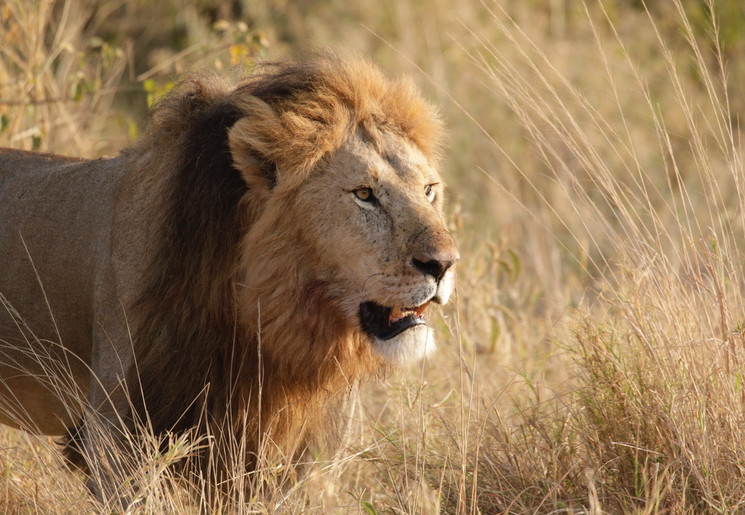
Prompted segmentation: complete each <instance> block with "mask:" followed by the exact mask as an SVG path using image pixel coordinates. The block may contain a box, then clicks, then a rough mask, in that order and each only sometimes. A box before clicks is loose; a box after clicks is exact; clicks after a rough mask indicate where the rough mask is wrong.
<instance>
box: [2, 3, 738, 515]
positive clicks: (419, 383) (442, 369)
mask: <svg viewBox="0 0 745 515" xmlns="http://www.w3.org/2000/svg"><path fill="white" fill-rule="evenodd" d="M712 3H714V2H712ZM184 4H187V2H181V1H177V0H164V1H161V2H158V3H157V5H156V6H155V7H154V6H152V5H150V3H149V2H139V1H135V2H124V1H123V0H105V1H101V2H93V1H92V0H88V1H79V2H78V1H73V0H69V1H65V0H58V1H56V2H49V1H44V0H35V1H32V2H28V1H23V0H4V2H2V3H0V144H1V145H4V146H13V147H17V148H27V149H31V148H34V149H41V150H51V151H56V152H60V153H69V154H79V155H85V156H98V155H101V154H105V153H113V152H116V150H117V149H119V148H121V147H122V146H124V145H126V144H127V143H128V141H129V140H131V139H132V138H134V137H136V135H137V132H138V126H139V122H140V120H141V119H142V115H143V113H144V111H145V109H146V107H147V104H148V103H149V102H151V101H152V100H153V98H154V97H157V95H158V94H160V93H161V92H162V91H163V90H165V89H167V88H168V87H169V83H170V82H171V81H173V80H174V79H175V78H176V77H177V76H178V74H179V73H182V72H184V71H186V70H202V71H204V70H208V71H209V70H215V71H217V72H219V73H222V74H228V75H231V76H239V75H240V70H241V67H243V69H245V68H246V67H250V65H251V63H252V62H253V60H254V59H256V58H260V57H269V58H275V57H280V56H282V55H285V54H287V53H295V52H298V51H302V50H306V49H308V48H309V47H311V46H314V45H315V46H330V47H341V48H345V49H352V50H356V51H360V52H363V53H365V54H366V55H369V56H371V57H373V58H374V59H375V60H376V61H377V62H379V63H380V65H381V66H382V67H383V68H384V69H386V70H387V71H388V72H390V73H400V72H407V73H410V74H411V75H413V76H414V77H415V78H416V79H417V80H418V82H419V83H420V84H421V85H422V88H423V89H424V90H425V91H426V93H427V95H428V96H429V97H430V98H432V99H433V100H434V101H436V102H438V103H439V104H440V105H441V106H442V110H443V112H444V114H445V115H446V118H447V120H448V125H449V129H450V132H451V137H450V151H449V156H448V160H447V164H446V169H445V174H446V176H447V178H448V181H449V185H450V190H451V191H450V198H451V202H450V211H451V216H452V223H453V225H454V228H455V229H456V231H457V235H458V238H459V241H460V245H461V253H462V255H463V259H462V263H461V264H460V268H459V287H458V295H457V299H456V301H455V303H454V306H453V307H451V308H448V309H447V310H445V313H444V315H446V318H445V319H444V321H443V322H442V323H441V324H440V325H441V327H440V329H441V333H442V334H441V338H440V342H441V345H440V352H439V353H438V354H437V355H436V356H435V357H434V358H433V359H432V360H430V361H429V362H427V363H424V364H422V365H421V366H419V367H414V368H412V369H410V370H406V371H402V372H401V373H398V374H395V375H393V376H391V377H389V378H387V380H386V381H385V383H384V384H382V385H377V384H370V385H365V387H364V388H363V389H362V390H361V391H360V392H359V393H358V394H356V395H355V396H353V398H352V401H351V402H350V404H349V406H348V409H347V410H346V413H347V415H348V418H349V424H348V431H347V433H346V438H345V444H346V445H345V446H344V449H343V450H342V452H340V453H338V454H336V455H334V456H326V455H318V456H317V460H315V461H314V462H313V463H312V464H311V466H310V467H309V470H308V472H307V474H305V475H303V476H300V477H296V476H294V475H288V474H285V473H284V472H283V471H279V472H278V471H276V470H267V471H262V472H260V473H259V474H257V475H255V476H253V477H249V478H247V479H246V480H245V483H246V484H249V483H250V484H252V485H254V488H246V489H245V491H244V492H243V495H244V497H243V498H242V499H241V504H240V505H239V509H238V511H239V512H246V513H298V512H306V513H333V512H337V513H368V514H373V513H435V512H437V511H438V510H440V511H441V512H447V513H450V512H453V513H502V512H510V513H527V512H541V513H549V512H553V513H562V512H569V513H580V512H600V511H609V512H640V513H655V512H662V511H664V512H670V513H681V512H689V513H702V512H715V513H719V512H736V511H740V510H742V509H743V507H744V505H745V441H743V440H744V439H745V438H744V437H743V436H742V435H743V434H745V433H743V431H742V428H743V424H744V423H745V404H744V403H745V381H744V379H745V377H744V375H743V370H744V364H745V345H744V344H745V312H744V311H743V308H744V306H743V293H745V281H744V279H743V277H744V276H743V265H742V259H741V252H742V250H741V249H742V248H743V245H744V244H745V212H743V201H742V199H743V195H744V194H745V178H744V176H743V161H742V159H743V146H742V141H741V133H740V126H739V124H740V115H741V113H742V112H743V110H745V96H743V92H742V87H741V84H742V80H741V79H742V78H743V77H744V76H745V67H743V64H742V63H743V61H742V59H741V52H742V50H743V49H744V47H745V32H744V31H745V8H744V7H742V5H741V3H740V2H738V1H736V0H732V1H721V2H715V7H716V10H715V11H714V15H713V16H712V13H711V11H710V10H709V9H708V7H707V6H708V4H707V3H706V2H705V1H703V0H701V1H699V0H674V1H671V2H659V3H655V4H654V5H655V8H654V10H652V11H651V12H647V11H646V10H645V9H644V7H642V6H640V5H639V4H640V3H639V2H632V1H630V0H605V1H602V2H594V1H589V0H588V2H587V5H582V4H581V3H580V2H569V1H565V0H552V1H548V0H546V1H545V2H541V1H530V2H528V1H522V0H515V1H512V2H491V1H490V0H486V1H485V2H484V3H479V2H477V1H473V2H464V1H458V0H422V1H416V2H401V1H396V0H383V1H381V2H358V3H354V2H340V1H335V0H312V1H308V2H297V3H294V2H286V1H282V0H267V1H266V2H248V1H247V2H243V3H242V4H241V2H240V1H235V2H232V3H222V2H217V1H214V2H212V1H210V0H203V1H196V0H195V2H194V3H193V5H192V4H189V5H184ZM254 4H261V5H254ZM294 4H297V5H294ZM241 5H242V7H241ZM218 6H219V7H218ZM156 19H157V20H159V23H157V24H154V23H151V21H152V20H156ZM0 266H1V264H0ZM202 443H204V442H185V441H176V442H173V444H172V445H171V451H172V452H170V453H169V454H167V455H159V453H157V452H156V451H155V450H153V452H150V453H149V454H148V455H146V456H143V460H142V461H143V466H142V475H141V477H140V478H138V481H140V483H141V484H143V485H146V488H145V491H147V492H151V498H150V500H149V501H148V502H147V503H145V504H144V505H141V506H139V507H136V508H133V511H134V512H145V513H149V512H153V513H161V512H198V511H199V509H200V505H199V503H200V498H199V495H198V494H197V495H196V496H194V495H192V496H191V497H190V496H188V495H186V493H185V492H186V491H187V490H189V489H196V490H197V491H198V490H199V485H185V484H184V481H183V480H179V479H178V478H173V477H171V475H170V474H169V472H168V469H167V467H166V466H165V465H167V464H168V463H169V460H177V459H180V457H181V456H183V455H184V454H186V453H188V452H189V449H190V447H189V446H190V445H198V444H202ZM53 448H54V445H53V444H52V442H47V441H46V440H39V439H36V438H31V437H28V436H25V435H22V434H19V433H17V432H14V431H11V430H5V429H3V430H2V432H1V433H0V449H2V451H1V452H0V467H1V469H0V470H2V475H1V476H0V506H2V508H3V510H4V511H6V512H11V513H16V512H18V513H29V512H42V513H48V512H72V511H75V512H79V511H83V512H88V511H91V512H96V511H99V510H101V509H102V507H100V506H96V505H94V504H93V501H92V500H90V499H89V498H88V496H87V494H86V491H85V487H84V485H83V479H82V477H81V476H78V475H75V474H73V473H71V472H67V471H66V468H65V466H64V464H63V463H62V461H61V460H60V458H59V457H58V455H57V454H56V453H55V452H54V451H53ZM155 448H156V447H154V449H155ZM148 456H149V457H148ZM256 485H258V486H256ZM201 502H202V503H208V501H206V500H204V499H202V501H201ZM219 502H220V501H209V504H202V505H201V509H207V510H215V511H217V510H219V509H220V508H221V505H220V504H219Z"/></svg>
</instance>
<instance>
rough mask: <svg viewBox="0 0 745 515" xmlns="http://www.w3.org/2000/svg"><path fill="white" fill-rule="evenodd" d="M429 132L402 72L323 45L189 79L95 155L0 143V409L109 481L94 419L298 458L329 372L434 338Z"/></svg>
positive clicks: (441, 286) (424, 108) (433, 164)
mask: <svg viewBox="0 0 745 515" xmlns="http://www.w3.org/2000/svg"><path fill="white" fill-rule="evenodd" d="M440 132H441V123H440V121H439V120H438V118H437V116H436V115H435V113H434V110H433V109H432V108H431V107H430V106H429V105H428V104H427V103H425V102H424V101H423V100H422V99H421V98H420V96H419V95H418V94H417V92H416V91H415V89H414V88H413V86H412V85H411V83H410V82H408V81H396V82H393V81H389V80H387V79H385V78H384V77H383V76H382V75H381V73H380V72H379V71H378V69H377V68H375V67H373V66H372V65H370V64H369V63H367V62H365V61H363V60H360V59H350V58H341V57H338V56H334V55H326V54H324V55H320V56H316V57H315V58H314V59H312V60H310V61H307V62H301V61H288V62H284V63H278V64H273V65H264V66H262V67H260V68H259V71H258V72H257V73H255V74H254V75H253V76H251V77H250V78H248V79H247V80H246V81H245V82H244V83H243V84H241V85H240V86H239V87H237V88H235V89H229V88H226V87H223V86H222V85H221V84H218V83H216V81H215V80H214V79H212V80H207V79H205V78H199V77H197V78H191V79H189V80H186V81H184V82H183V83H181V84H180V85H179V86H177V87H176V88H175V89H174V90H173V91H172V92H171V93H170V94H168V95H167V96H166V97H165V98H164V99H162V100H161V101H160V102H159V103H158V105H157V106H156V107H155V109H154V111H153V113H152V119H151V122H150V127H149V129H148V131H147V134H146V135H145V137H144V138H143V139H142V141H140V142H139V143H138V144H137V145H135V146H134V147H133V148H130V149H127V150H125V151H123V152H122V153H121V154H120V155H119V156H117V157H114V158H111V159H98V160H84V159H74V158H68V157H60V156H56V155H49V154H36V153H30V152H22V151H16V150H2V151H0V302H1V303H2V308H0V381H1V383H0V403H1V404H0V422H3V423H5V424H8V425H11V426H16V427H21V428H23V429H26V430H29V431H35V432H39V433H43V434H49V435H62V434H67V435H68V438H67V453H68V455H69V456H70V457H71V458H77V459H78V461H87V462H88V463H87V468H88V470H89V471H93V470H98V476H99V480H98V482H95V481H94V482H93V484H92V485H91V486H92V488H94V489H95V488H98V489H99V490H98V495H101V496H104V497H106V496H109V495H117V488H119V487H118V484H119V482H120V481H122V477H118V476H117V470H118V467H123V465H122V464H121V463H119V462H118V460H119V461H121V458H120V457H118V456H119V454H120V453H115V452H113V451H111V449H110V448H109V449H108V451H107V450H106V449H103V448H102V447H105V446H106V445H108V444H105V443H101V442H102V441H103V440H98V439H97V437H96V434H95V433H96V432H95V431H93V430H92V427H93V425H94V422H95V423H96V424H97V426H96V427H100V426H101V424H102V421H103V426H104V427H108V428H109V432H111V433H115V432H116V431H115V430H116V429H117V428H119V429H121V428H125V427H127V426H130V427H134V425H135V422H136V421H143V422H146V423H147V424H149V426H151V427H152V430H153V431H154V432H155V433H156V434H163V433H166V432H174V433H177V434H178V433H183V432H184V431H188V430H191V431H195V432H196V434H197V435H198V434H205V432H206V431H209V433H210V435H212V436H213V437H214V438H215V439H216V444H215V446H213V449H218V450H220V452H219V453H218V454H220V455H221V456H222V453H223V451H226V450H228V449H230V448H231V442H233V444H234V442H235V441H236V438H243V439H244V441H245V442H246V444H245V447H246V449H245V451H246V455H247V456H255V455H256V454H257V453H258V452H259V448H260V446H261V445H263V444H265V443H266V442H267V441H269V442H271V445H272V446H273V448H276V449H279V451H281V452H282V453H284V455H286V456H289V457H292V456H293V455H295V456H296V455H297V451H298V450H302V448H303V447H304V446H305V445H306V443H307V442H308V440H309V438H310V437H311V436H312V435H313V430H314V429H315V428H318V427H319V426H320V424H321V423H322V422H323V421H324V420H325V419H326V418H327V416H328V410H326V409H325V408H326V407H327V406H328V404H329V401H330V400H331V399H333V398H334V397H335V396H337V395H338V394H339V392H344V391H345V390H346V389H348V387H349V385H350V384H354V383H355V382H356V381H357V380H358V379H360V378H362V377H364V376H366V375H370V374H373V373H375V372H376V371H378V370H380V369H381V368H383V367H385V366H387V365H390V364H396V363H401V362H409V361H412V360H416V359H418V358H420V357H422V356H425V355H427V354H428V353H429V352H430V351H431V349H432V347H433V341H432V337H431V335H430V330H429V329H428V326H427V324H426V321H425V319H424V317H423V314H424V311H425V309H426V308H427V306H428V305H429V304H430V303H431V302H436V303H440V304H444V303H445V302H447V300H448V298H449V297H450V294H451V291H452V288H453V269H452V265H453V263H454V262H455V261H456V260H457V259H458V257H459V255H458V251H457V249H456V246H455V244H454V242H453V239H452V238H451V236H450V235H449V233H448V230H447V229H446V226H445V222H444V220H443V214H442V208H443V185H442V180H441V178H440V176H439V175H438V172H437V161H438V140H439V135H440ZM120 440H122V442H121V443H120V445H121V446H122V448H125V447H126V446H125V443H124V442H123V441H124V440H126V439H125V438H124V437H120ZM97 442H98V443H97ZM130 451H131V448H130ZM226 452H227V451H226ZM124 454H125V455H126V452H125V453H124ZM207 454H208V453H207V452H205V453H203V454H202V455H200V456H198V457H197V458H196V459H197V460H201V461H202V462H207V461H210V463H212V464H214V463H215V462H216V461H217V462H219V461H220V459H222V458H220V457H216V456H215V453H214V452H213V453H212V455H211V456H210V455H207ZM99 460H103V461H106V460H110V461H111V462H112V463H108V464H107V465H106V466H105V467H102V466H101V465H100V462H99ZM250 460H251V458H248V461H249V462H250ZM96 467H99V468H98V469H96ZM218 468H219V466H218ZM102 471H103V472H102ZM100 477H104V479H100ZM101 488H103V489H104V491H103V492H102V491H101V490H100V489H101Z"/></svg>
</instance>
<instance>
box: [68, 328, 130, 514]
mask: <svg viewBox="0 0 745 515" xmlns="http://www.w3.org/2000/svg"><path fill="white" fill-rule="evenodd" d="M115 322H118V321H115ZM112 325H113V324H108V326H109V327H111V326H112ZM116 325H120V324H116ZM104 327H105V325H104V324H99V327H98V329H97V330H96V331H94V355H93V359H92V368H93V370H94V371H97V373H96V374H93V375H92V377H91V385H90V389H89V399H88V400H89V404H88V406H87V407H86V408H87V409H86V410H85V414H84V418H83V421H82V423H81V428H80V431H79V432H78V433H77V435H78V439H77V441H73V442H72V443H77V444H78V449H79V451H80V453H81V455H82V456H83V458H84V460H85V462H86V465H87V469H88V474H89V479H88V482H87V486H88V488H89V490H90V491H91V493H92V494H93V495H94V496H95V497H96V498H97V499H98V500H99V501H102V502H104V503H105V504H107V505H110V506H112V507H114V508H127V507H128V506H129V504H130V500H131V499H134V497H135V496H136V492H135V491H134V490H133V486H132V481H131V477H132V475H133V473H134V471H135V468H136V457H137V451H138V450H137V449H136V448H135V446H136V445H137V439H136V438H134V432H135V431H134V429H135V428H134V424H133V423H132V420H131V417H130V413H131V412H132V410H131V403H130V399H129V396H128V388H127V385H126V384H125V380H124V378H125V377H126V375H127V371H128V369H129V367H130V366H131V364H132V361H133V359H132V353H131V352H129V351H128V350H129V349H131V345H130V344H129V332H128V331H127V330H126V328H125V327H123V326H121V325H120V327H121V330H120V331H116V332H114V333H112V332H107V331H104V329H103V328H104ZM122 342H125V344H124V345H122V344H121V343H122ZM122 349H124V350H122ZM135 391H137V390H135ZM73 449H74V448H73Z"/></svg>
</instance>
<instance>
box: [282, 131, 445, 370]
mask: <svg viewBox="0 0 745 515" xmlns="http://www.w3.org/2000/svg"><path fill="white" fill-rule="evenodd" d="M296 199H297V203H296V207H297V208H299V210H300V212H302V213H304V216H305V217H306V219H307V221H308V222H310V223H308V224H306V227H313V228H315V230H313V231H309V232H308V233H307V240H306V241H305V242H304V243H305V244H306V245H307V246H309V247H311V248H312V249H313V253H314V257H315V259H317V260H318V261H319V262H320V263H322V265H321V266H320V267H319V268H317V270H318V273H319V274H320V275H321V277H318V280H320V281H322V282H323V283H324V284H326V285H329V290H330V294H331V295H333V297H334V298H335V301H336V303H337V305H338V306H339V307H340V309H341V311H342V313H343V316H345V317H346V318H347V320H348V321H350V323H352V324H353V326H354V327H355V328H356V329H357V330H359V332H360V333H361V334H363V335H364V337H365V338H366V339H367V340H368V341H369V343H370V345H372V347H373V349H374V350H375V351H376V352H377V353H378V354H379V355H381V356H382V357H383V358H384V359H385V360H387V361H391V362H402V361H412V360H415V359H418V358H420V357H422V356H424V355H426V354H428V353H429V352H430V351H431V349H432V348H433V347H434V341H433V339H432V334H431V331H430V330H429V328H428V326H427V322H426V319H425V310H426V309H427V307H428V306H429V304H430V303H431V302H435V303H438V304H445V303H446V302H447V301H448V299H449V298H450V295H451V293H452V291H453V286H454V270H453V267H452V265H453V264H454V263H455V261H457V260H458V258H459V254H458V250H457V248H456V246H455V243H454V241H453V239H452V237H451V236H450V234H449V233H448V230H447V228H446V225H445V221H444V219H443V213H442V209H443V184H442V180H441V178H440V176H439V174H438V173H437V171H436V170H435V169H434V168H433V167H432V166H430V165H429V164H428V162H427V159H426V158H425V157H424V156H423V155H422V153H421V152H420V151H419V150H418V149H417V148H416V146H414V145H413V144H411V143H410V142H408V140H406V139H404V138H402V137H400V136H398V135H395V134H391V133H380V134H378V135H377V137H376V138H375V141H374V143H373V140H372V138H370V137H366V136H365V133H363V132H362V131H361V130H360V131H358V132H357V133H356V134H354V135H352V136H351V137H350V138H349V139H348V140H347V141H346V143H345V144H344V145H343V146H342V147H341V148H340V149H339V150H338V151H336V152H335V153H333V154H332V155H330V156H328V157H327V158H326V159H324V160H323V162H322V163H321V164H320V165H319V169H318V172H317V173H314V174H311V176H310V177H309V178H308V180H307V181H306V182H305V183H304V184H303V185H302V186H301V188H300V190H299V191H298V192H297V197H296Z"/></svg>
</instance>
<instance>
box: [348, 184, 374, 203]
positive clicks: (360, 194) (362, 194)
mask: <svg viewBox="0 0 745 515" xmlns="http://www.w3.org/2000/svg"><path fill="white" fill-rule="evenodd" d="M352 193H354V196H355V197H356V198H357V199H359V200H361V201H362V202H374V201H375V195H374V194H373V191H372V188H370V187H369V186H362V187H360V188H357V189H356V190H354V191H352Z"/></svg>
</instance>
